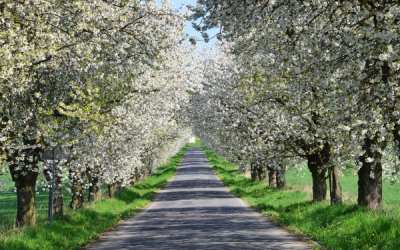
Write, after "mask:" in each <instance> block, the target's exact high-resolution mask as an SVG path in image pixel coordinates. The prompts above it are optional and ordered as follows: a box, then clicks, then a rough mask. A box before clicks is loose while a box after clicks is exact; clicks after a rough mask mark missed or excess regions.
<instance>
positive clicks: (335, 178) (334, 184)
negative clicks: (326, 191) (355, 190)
mask: <svg viewBox="0 0 400 250" xmlns="http://www.w3.org/2000/svg"><path fill="white" fill-rule="evenodd" d="M339 171H340V170H339V168H338V167H337V166H333V167H332V168H330V169H329V188H330V197H331V205H335V204H342V202H343V200H342V186H341V184H340V172H339Z"/></svg>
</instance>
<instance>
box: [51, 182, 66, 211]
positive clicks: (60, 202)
mask: <svg viewBox="0 0 400 250" xmlns="http://www.w3.org/2000/svg"><path fill="white" fill-rule="evenodd" d="M63 215H64V196H63V192H62V185H61V177H57V178H56V186H55V189H54V194H53V216H56V217H60V216H63Z"/></svg>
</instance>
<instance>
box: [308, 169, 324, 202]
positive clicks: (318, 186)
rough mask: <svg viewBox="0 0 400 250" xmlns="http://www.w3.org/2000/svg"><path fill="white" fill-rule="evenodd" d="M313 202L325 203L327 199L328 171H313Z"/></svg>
mask: <svg viewBox="0 0 400 250" xmlns="http://www.w3.org/2000/svg"><path fill="white" fill-rule="evenodd" d="M310 171H311V176H312V182H313V184H312V191H313V201H323V200H325V199H326V190H327V187H326V169H319V168H314V169H313V170H311V169H310Z"/></svg>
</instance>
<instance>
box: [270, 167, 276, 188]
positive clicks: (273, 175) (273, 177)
mask: <svg viewBox="0 0 400 250" xmlns="http://www.w3.org/2000/svg"><path fill="white" fill-rule="evenodd" d="M276 176H277V173H276V170H275V169H274V168H272V167H271V168H268V186H269V187H271V188H276V186H277V178H276Z"/></svg>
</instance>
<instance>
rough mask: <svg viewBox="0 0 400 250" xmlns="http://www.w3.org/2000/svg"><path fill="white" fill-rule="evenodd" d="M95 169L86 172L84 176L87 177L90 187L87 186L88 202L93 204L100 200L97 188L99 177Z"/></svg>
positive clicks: (98, 188)
mask: <svg viewBox="0 0 400 250" xmlns="http://www.w3.org/2000/svg"><path fill="white" fill-rule="evenodd" d="M96 169H98V168H95V170H92V171H90V170H87V172H86V175H87V177H88V180H89V183H90V186H89V194H88V201H89V202H94V201H98V200H100V199H101V192H100V187H99V177H98V174H99V173H97V171H96Z"/></svg>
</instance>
